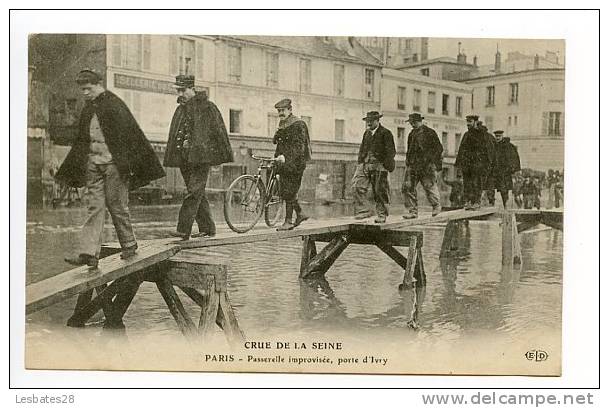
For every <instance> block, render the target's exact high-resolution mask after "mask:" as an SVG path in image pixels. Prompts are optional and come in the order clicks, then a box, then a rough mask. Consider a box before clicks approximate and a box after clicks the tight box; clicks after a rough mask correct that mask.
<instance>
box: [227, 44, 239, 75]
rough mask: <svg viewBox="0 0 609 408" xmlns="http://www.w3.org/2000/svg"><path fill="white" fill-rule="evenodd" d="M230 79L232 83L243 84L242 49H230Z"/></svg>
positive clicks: (235, 47) (232, 46) (234, 47)
mask: <svg viewBox="0 0 609 408" xmlns="http://www.w3.org/2000/svg"><path fill="white" fill-rule="evenodd" d="M228 79H229V81H231V82H241V47H238V46H234V45H231V46H229V47H228Z"/></svg>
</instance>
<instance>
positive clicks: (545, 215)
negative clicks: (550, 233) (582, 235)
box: [541, 211, 563, 231]
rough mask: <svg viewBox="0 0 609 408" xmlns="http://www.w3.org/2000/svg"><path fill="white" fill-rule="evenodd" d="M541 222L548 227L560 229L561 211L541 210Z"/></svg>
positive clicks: (561, 226)
mask: <svg viewBox="0 0 609 408" xmlns="http://www.w3.org/2000/svg"><path fill="white" fill-rule="evenodd" d="M541 222H542V223H543V224H545V225H547V226H548V227H552V228H554V229H557V230H560V231H562V228H563V213H562V211H560V212H558V211H543V212H542V214H541Z"/></svg>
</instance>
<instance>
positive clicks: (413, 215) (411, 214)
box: [402, 208, 419, 220]
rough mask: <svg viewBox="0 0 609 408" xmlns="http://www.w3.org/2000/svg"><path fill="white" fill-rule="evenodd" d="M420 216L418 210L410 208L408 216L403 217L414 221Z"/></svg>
mask: <svg viewBox="0 0 609 408" xmlns="http://www.w3.org/2000/svg"><path fill="white" fill-rule="evenodd" d="M418 216H419V212H418V210H417V209H416V208H410V209H409V210H408V211H407V212H406V214H404V215H402V218H404V219H405V220H413V219H415V218H417V217H418Z"/></svg>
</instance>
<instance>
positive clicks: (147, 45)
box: [142, 35, 152, 71]
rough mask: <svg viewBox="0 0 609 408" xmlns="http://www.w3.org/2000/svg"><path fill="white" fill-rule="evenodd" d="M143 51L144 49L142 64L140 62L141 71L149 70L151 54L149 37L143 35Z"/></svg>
mask: <svg viewBox="0 0 609 408" xmlns="http://www.w3.org/2000/svg"><path fill="white" fill-rule="evenodd" d="M142 42H143V49H144V55H143V62H142V69H144V70H147V71H148V70H150V60H151V54H152V45H151V43H152V41H151V38H150V36H149V35H144V36H143V39H142Z"/></svg>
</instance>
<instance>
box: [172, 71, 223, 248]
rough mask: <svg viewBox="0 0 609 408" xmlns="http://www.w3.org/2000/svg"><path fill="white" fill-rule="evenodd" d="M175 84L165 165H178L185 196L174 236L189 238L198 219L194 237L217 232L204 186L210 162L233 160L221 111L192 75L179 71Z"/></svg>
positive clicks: (213, 163) (214, 163)
mask: <svg viewBox="0 0 609 408" xmlns="http://www.w3.org/2000/svg"><path fill="white" fill-rule="evenodd" d="M174 86H175V88H176V90H177V92H178V95H179V97H178V107H177V108H176V110H175V112H174V114H173V118H172V120H171V125H170V127H169V140H168V142H167V150H166V151H165V159H164V163H163V164H164V165H165V166H166V167H179V168H180V172H181V173H182V177H183V178H184V183H185V184H186V192H187V194H186V196H185V197H184V201H183V202H182V207H181V208H180V213H179V215H178V226H177V229H176V231H173V232H171V235H172V236H174V237H179V238H182V239H183V240H188V239H189V238H190V236H191V233H192V225H193V224H194V222H195V220H196V221H197V225H198V226H199V233H198V234H193V235H192V236H193V237H195V238H198V237H203V236H210V237H212V236H214V235H216V224H215V223H214V220H213V219H212V216H211V211H210V208H209V202H208V201H207V197H206V196H205V186H206V184H207V177H208V175H209V170H210V168H211V166H214V165H219V164H222V163H228V162H232V161H233V151H232V149H231V146H230V142H229V140H228V133H227V132H226V126H225V125H224V120H223V119H222V114H221V113H220V110H219V109H218V108H217V107H216V105H215V104H214V103H213V102H211V101H210V100H209V99H208V98H207V94H206V93H205V92H196V91H195V77H194V76H193V75H178V76H177V77H176V83H175V85H174Z"/></svg>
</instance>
